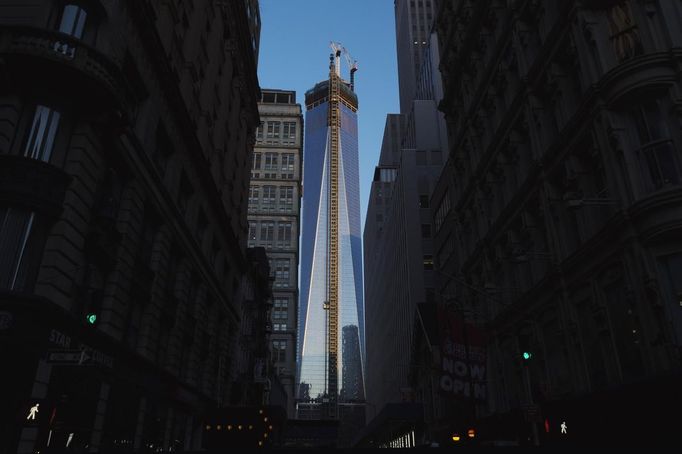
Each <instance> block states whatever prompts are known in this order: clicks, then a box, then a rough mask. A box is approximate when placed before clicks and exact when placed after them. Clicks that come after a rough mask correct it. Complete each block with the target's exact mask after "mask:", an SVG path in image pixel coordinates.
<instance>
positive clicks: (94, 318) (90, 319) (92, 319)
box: [85, 314, 97, 325]
mask: <svg viewBox="0 0 682 454" xmlns="http://www.w3.org/2000/svg"><path fill="white" fill-rule="evenodd" d="M85 319H86V320H87V321H88V323H90V324H91V325H94V324H95V322H96V321H97V315H95V314H88V315H87V317H85Z"/></svg>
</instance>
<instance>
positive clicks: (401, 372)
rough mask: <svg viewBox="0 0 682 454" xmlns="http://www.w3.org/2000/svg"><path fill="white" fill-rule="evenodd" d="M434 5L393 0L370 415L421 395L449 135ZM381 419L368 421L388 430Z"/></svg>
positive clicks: (371, 328)
mask: <svg viewBox="0 0 682 454" xmlns="http://www.w3.org/2000/svg"><path fill="white" fill-rule="evenodd" d="M434 10H435V6H434V2H432V1H428V0H424V1H418V2H417V1H410V0H396V2H395V14H396V17H395V19H396V43H397V57H398V77H399V81H400V106H401V113H400V114H389V115H387V117H386V125H385V128H384V138H383V143H382V147H381V154H380V157H379V162H378V165H377V167H376V169H375V172H374V180H373V182H372V187H371V190H370V197H369V203H368V207H367V216H366V220H365V227H364V233H363V238H364V259H365V260H364V266H365V275H366V276H371V279H366V280H365V301H366V304H365V305H366V317H365V318H366V326H367V367H366V369H367V373H366V374H367V401H368V406H367V414H368V419H372V418H374V417H375V416H377V415H378V414H380V413H381V414H382V418H386V419H385V421H389V420H390V418H391V415H390V413H391V412H392V411H394V410H395V409H397V408H399V406H395V405H394V406H391V407H390V409H389V410H386V411H384V412H383V413H382V409H383V408H384V407H385V406H386V405H387V404H389V403H400V402H411V401H413V400H415V399H417V396H416V395H415V393H414V389H413V386H412V384H411V383H410V378H409V377H410V373H411V372H412V371H413V369H414V366H415V364H416V362H415V361H416V360H415V359H414V358H413V353H412V343H413V327H414V317H415V312H416V307H417V304H418V303H423V302H429V303H433V302H435V291H434V289H435V283H434V276H433V274H434V272H433V246H432V242H433V241H432V231H433V228H432V216H431V209H430V206H429V200H430V197H431V193H432V191H433V189H434V187H435V183H436V181H437V179H438V176H439V175H440V172H441V169H442V167H443V162H444V161H443V154H444V153H445V152H446V150H447V144H446V142H447V140H446V127H445V121H444V118H443V115H442V113H441V112H439V111H438V102H439V101H440V100H441V97H442V87H441V83H440V73H439V72H438V61H439V54H438V42H437V39H436V36H435V33H434V32H433V31H432V27H431V24H432V23H433V11H434ZM381 424H383V423H381ZM381 424H379V423H378V422H377V423H370V427H372V428H373V429H372V430H376V431H383V430H386V431H388V432H390V430H389V429H387V428H386V427H381ZM407 435H410V437H408V438H409V440H410V446H413V445H414V444H416V443H420V442H421V440H414V442H413V441H412V438H411V436H412V435H411V432H410V434H407V433H404V434H393V435H392V436H395V438H396V439H401V437H402V436H407ZM406 439H407V438H406ZM391 440H393V439H391ZM389 445H390V443H389ZM406 446H407V445H406Z"/></svg>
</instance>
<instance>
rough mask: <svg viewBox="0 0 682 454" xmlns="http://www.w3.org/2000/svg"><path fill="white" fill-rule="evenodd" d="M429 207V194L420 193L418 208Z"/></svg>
mask: <svg viewBox="0 0 682 454" xmlns="http://www.w3.org/2000/svg"><path fill="white" fill-rule="evenodd" d="M428 207H429V196H428V195H423V194H422V195H420V196H419V208H428Z"/></svg>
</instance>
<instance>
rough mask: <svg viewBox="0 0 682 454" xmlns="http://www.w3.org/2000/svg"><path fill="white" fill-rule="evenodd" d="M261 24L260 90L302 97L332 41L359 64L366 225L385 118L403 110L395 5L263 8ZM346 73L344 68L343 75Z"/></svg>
mask: <svg viewBox="0 0 682 454" xmlns="http://www.w3.org/2000/svg"><path fill="white" fill-rule="evenodd" d="M259 3H260V12H261V19H262V28H261V38H260V54H259V58H258V79H259V82H260V86H261V87H263V88H278V89H284V90H296V101H297V102H299V103H300V104H301V105H302V107H303V109H304V110H305V106H304V105H303V104H304V99H303V94H304V93H305V91H306V90H308V89H310V88H312V86H313V85H315V84H316V83H317V82H319V81H321V80H324V79H326V78H327V76H328V71H329V70H328V68H329V53H330V52H331V50H330V48H329V42H330V41H337V42H340V43H341V44H343V46H344V47H345V48H346V49H348V51H349V52H350V53H351V55H352V56H353V58H354V59H356V60H357V61H358V67H359V69H358V72H357V73H356V74H355V76H356V77H355V87H356V88H355V91H356V92H357V94H358V100H359V104H360V108H359V110H358V130H359V136H360V137H359V142H360V143H359V149H360V207H361V208H360V210H361V216H362V228H363V229H364V225H365V214H366V212H367V199H368V196H369V189H370V184H371V182H372V177H373V174H374V166H376V164H377V161H378V159H379V151H380V149H381V139H382V137H383V133H384V123H385V121H386V114H387V113H396V112H398V111H399V110H400V108H399V104H398V76H397V69H396V66H397V64H396V51H395V20H394V17H393V16H394V14H393V0H260V2H259ZM347 71H348V68H347V67H346V66H345V61H344V62H343V64H342V74H343V75H344V77H347V76H346V75H347V74H348V72H347Z"/></svg>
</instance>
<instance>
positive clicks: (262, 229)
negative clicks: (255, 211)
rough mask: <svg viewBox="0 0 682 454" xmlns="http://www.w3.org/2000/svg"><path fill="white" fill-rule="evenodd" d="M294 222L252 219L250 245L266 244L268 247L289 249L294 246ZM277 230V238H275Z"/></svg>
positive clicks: (250, 223)
mask: <svg viewBox="0 0 682 454" xmlns="http://www.w3.org/2000/svg"><path fill="white" fill-rule="evenodd" d="M293 229H294V224H293V223H292V222H289V221H287V222H281V221H280V222H275V221H261V222H256V221H250V222H249V247H254V246H264V247H266V248H273V247H274V248H280V249H288V248H291V247H292V246H293V243H292V239H293V235H292V232H293ZM275 231H276V232H277V238H275Z"/></svg>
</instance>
